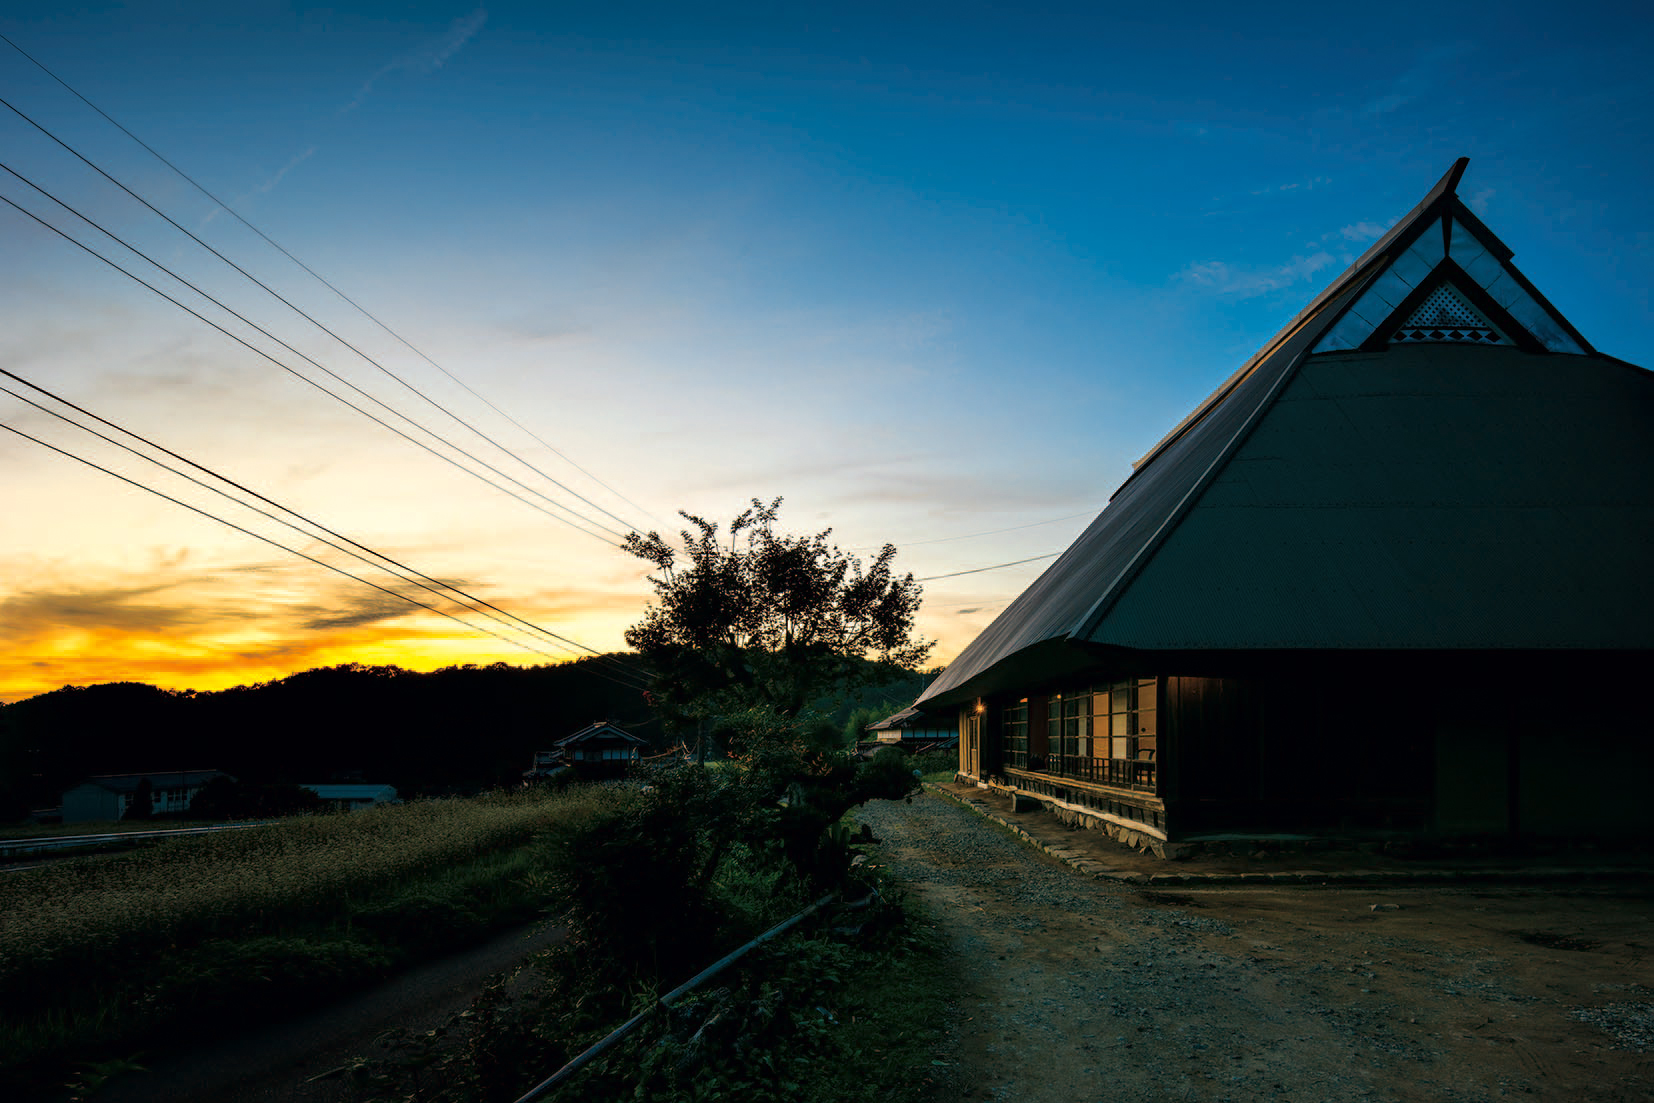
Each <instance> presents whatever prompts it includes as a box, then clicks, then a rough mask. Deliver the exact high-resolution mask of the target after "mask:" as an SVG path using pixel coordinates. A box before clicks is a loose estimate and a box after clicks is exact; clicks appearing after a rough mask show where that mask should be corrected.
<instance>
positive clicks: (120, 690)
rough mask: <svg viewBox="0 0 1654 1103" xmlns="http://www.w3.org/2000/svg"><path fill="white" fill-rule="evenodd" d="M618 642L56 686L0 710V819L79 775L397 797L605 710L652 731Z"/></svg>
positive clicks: (51, 799) (654, 726) (492, 777)
mask: <svg viewBox="0 0 1654 1103" xmlns="http://www.w3.org/2000/svg"><path fill="white" fill-rule="evenodd" d="M613 661H619V662H621V663H624V664H626V665H628V666H632V667H633V669H636V666H635V662H636V660H635V658H633V657H632V656H628V655H615V656H604V657H602V658H588V659H582V660H579V661H576V662H570V663H563V664H559V665H555V666H531V667H518V666H510V665H507V664H505V663H496V664H494V665H492V666H470V665H468V666H453V667H447V668H445V669H442V670H436V671H432V672H429V673H416V672H414V671H409V670H403V669H402V668H400V667H396V666H364V665H361V664H358V663H351V664H347V665H344V666H332V667H321V668H317V669H314V670H306V671H303V672H301V673H298V674H293V675H290V676H288V677H286V678H282V679H279V680H276V681H270V682H261V683H258V684H256V685H249V686H237V687H235V688H233V689H226V690H219V691H215V692H208V693H202V692H193V691H189V690H184V691H173V690H164V689H157V688H156V687H154V686H150V685H143V684H140V683H136V682H112V683H107V684H104V685H94V686H83V687H82V686H67V687H65V688H63V689H58V690H54V691H52V692H51V693H43V694H41V695H39V696H37V697H31V698H28V699H27V700H23V701H18V702H16V703H15V704H11V705H6V706H4V707H3V708H0V819H17V818H20V817H21V816H22V815H23V814H25V813H26V811H27V810H28V809H29V808H31V807H36V808H38V807H44V806H47V805H51V804H55V803H56V802H57V799H58V795H59V794H60V793H61V792H62V790H63V789H64V788H65V787H66V786H69V785H73V784H74V783H75V782H77V781H78V780H80V779H81V778H83V777H85V776H87V775H88V774H115V773H137V772H142V771H152V770H177V769H205V768H212V769H218V770H224V771H226V772H228V773H230V774H234V775H235V776H236V777H237V778H240V779H241V780H243V781H246V782H250V783H253V784H279V783H291V782H312V783H314V782H325V781H329V780H333V779H340V780H345V779H361V780H367V781H374V782H386V783H389V784H391V785H394V786H396V788H397V789H398V791H400V792H401V793H403V794H404V795H406V796H416V795H417V796H426V795H440V794H446V793H468V792H475V791H477V790H480V789H484V788H489V787H492V786H498V785H509V784H515V783H517V782H520V781H521V779H522V772H523V770H524V769H526V768H527V767H528V765H529V760H530V755H531V753H532V752H533V751H535V750H539V749H542V748H545V747H547V746H549V745H550V744H551V743H553V742H555V741H556V740H558V739H561V738H563V737H564V736H566V735H570V734H572V733H573V732H575V731H577V730H578V729H580V728H582V727H584V726H585V725H587V724H589V723H591V722H592V721H593V720H598V719H608V720H611V721H613V722H614V723H616V724H619V725H620V726H622V727H624V728H626V729H627V730H629V731H632V732H635V733H636V734H638V735H641V736H643V737H644V738H645V739H649V740H650V741H651V743H658V742H659V741H660V737H659V727H660V725H659V722H658V721H656V720H655V719H654V717H653V714H652V713H651V710H650V708H649V705H648V703H647V701H646V700H645V699H644V697H643V695H642V693H641V692H640V691H639V690H637V689H634V688H632V687H631V686H626V685H621V684H618V683H617V682H616V681H614V680H613V678H614V676H615V674H616V671H615V669H614V667H613V666H612V665H611V663H612V662H613Z"/></svg>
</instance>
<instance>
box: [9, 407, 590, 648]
mask: <svg viewBox="0 0 1654 1103" xmlns="http://www.w3.org/2000/svg"><path fill="white" fill-rule="evenodd" d="M0 429H4V430H6V431H7V432H8V433H14V434H16V435H17V436H20V437H22V438H23V439H24V440H29V441H33V442H34V443H36V444H38V445H40V446H41V447H42V448H46V449H49V450H50V451H53V452H56V453H57V454H58V455H60V456H65V457H67V458H69V459H72V460H75V461H76V462H78V463H83V464H85V465H86V466H87V467H90V468H93V469H94V470H97V471H101V472H103V473H104V474H105V475H109V476H112V477H114V478H116V479H119V480H120V481H121V482H123V483H126V484H128V485H129V486H135V487H137V488H138V489H139V490H143V491H146V492H147V493H150V494H153V495H155V496H156V497H157V498H164V499H166V500H167V501H169V502H171V503H172V504H174V505H178V506H183V507H184V508H185V509H187V510H189V511H190V512H191V513H196V514H199V515H201V516H202V517H206V518H207V519H209V520H212V521H217V522H218V523H219V524H221V525H225V526H227V527H229V528H232V529H234V530H236V531H237V532H240V533H244V534H245V535H247V536H251V537H252V538H253V539H255V540H261V541H263V542H264V543H266V544H269V545H271V546H272V547H276V548H280V549H281V550H282V551H284V552H287V553H289V554H290V555H296V556H298V557H299V558H300V559H307V560H309V561H310V562H312V563H314V564H316V565H317V566H318V567H326V568H327V569H328V570H330V571H332V572H334V573H335V574H342V575H344V576H345V577H346V578H348V579H350V580H351V581H353V582H359V583H361V584H362V585H364V586H371V587H373V588H374V589H375V590H378V591H379V592H380V593H385V594H389V595H391V596H392V597H394V598H397V599H398V600H401V601H406V602H407V603H408V604H410V605H417V606H418V607H419V608H421V609H424V610H425V611H426V612H430V613H435V614H437V615H438V616H442V617H447V618H448V619H449V620H451V621H456V622H458V623H459V624H463V625H465V627H467V628H469V629H471V630H472V631H473V632H481V633H483V634H484V635H489V636H493V637H494V638H495V639H497V640H502V641H504V642H505V643H509V644H511V645H512V646H514V647H520V648H522V649H523V650H525V651H533V652H534V653H536V654H538V655H544V656H545V657H546V658H548V659H556V658H557V656H556V655H554V654H552V653H551V652H549V651H541V650H540V649H539V648H537V647H532V646H530V645H529V644H526V643H523V642H522V641H520V640H514V639H511V638H510V637H508V636H502V635H500V634H499V633H497V632H492V631H490V630H489V629H487V628H483V627H481V626H480V625H475V624H472V623H471V622H470V621H468V620H465V619H464V618H462V617H456V616H455V615H454V614H452V613H447V612H444V611H443V610H441V609H437V608H434V607H433V606H430V605H426V604H425V603H424V602H422V601H420V600H418V599H417V598H412V597H409V596H408V595H407V594H403V593H398V592H397V591H395V590H393V589H391V588H390V587H388V586H381V585H379V584H378V583H377V582H372V581H369V580H368V579H365V578H362V577H360V576H358V575H353V574H351V573H350V572H349V571H347V570H345V569H344V568H343V567H338V566H335V565H334V564H332V563H329V562H327V561H326V560H324V559H317V558H316V557H315V556H313V555H309V554H307V553H305V552H302V551H299V550H298V549H297V548H290V547H288V546H287V545H286V544H283V543H281V542H280V541H278V540H272V539H271V538H270V537H268V536H264V535H262V534H260V533H257V532H254V531H253V530H252V529H249V528H245V527H243V526H241V525H238V524H236V523H235V522H234V521H229V520H225V519H224V518H223V517H219V516H218V515H217V514H214V513H209V512H208V511H206V510H204V509H201V508H200V507H199V506H192V505H190V504H189V503H188V502H186V501H184V500H183V499H181V498H174V497H173V496H172V495H170V494H167V493H166V492H165V491H161V490H156V489H155V488H154V487H152V486H146V485H144V484H143V483H141V482H139V481H138V480H136V479H129V478H127V477H126V476H125V475H122V474H121V473H120V472H118V471H114V470H111V469H110V468H107V467H104V466H103V465H102V464H98V463H94V462H93V461H91V460H89V459H86V458H85V457H84V456H77V455H75V454H74V453H73V452H70V451H68V450H67V449H64V448H59V447H58V446H57V445H55V444H50V443H48V442H46V441H43V440H41V439H40V438H39V437H35V436H30V435H29V434H28V433H25V432H23V430H21V429H17V428H14V427H13V426H11V425H7V424H5V423H4V422H0Z"/></svg>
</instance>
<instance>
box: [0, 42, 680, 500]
mask: <svg viewBox="0 0 1654 1103" xmlns="http://www.w3.org/2000/svg"><path fill="white" fill-rule="evenodd" d="M0 41H4V42H5V43H6V45H8V46H10V47H11V48H12V49H14V50H16V51H17V52H18V53H19V54H21V55H23V57H24V58H26V59H27V60H28V61H29V62H30V63H31V64H33V65H34V66H35V67H36V68H38V69H39V70H40V71H41V72H43V73H45V74H46V75H47V76H49V77H51V78H52V79H53V80H54V81H56V82H57V83H58V84H60V85H62V86H63V88H64V89H65V90H66V91H67V92H68V93H69V94H70V95H72V96H74V97H75V98H76V99H78V100H80V102H82V103H84V104H85V105H86V106H87V107H89V108H91V109H92V110H93V111H95V112H96V113H97V114H98V115H100V116H102V118H103V119H104V121H105V122H107V123H109V125H111V126H113V127H114V128H115V129H116V130H119V131H120V132H121V133H122V134H125V135H126V136H127V137H128V138H130V139H132V141H134V142H136V143H137V144H138V145H140V146H142V147H143V149H144V151H145V152H147V153H148V154H149V155H150V156H152V157H154V158H155V159H156V160H157V161H159V162H161V164H163V165H165V166H166V167H167V168H169V169H171V170H172V171H173V172H174V173H176V174H177V175H178V176H179V177H181V178H182V179H183V180H184V181H185V182H187V183H188V184H189V185H190V186H191V187H193V188H194V189H195V190H196V191H198V192H200V193H201V194H202V195H204V196H206V197H207V198H208V199H210V200H212V202H213V203H215V204H217V206H218V208H219V209H220V210H223V211H224V212H225V213H226V214H228V215H229V216H230V217H231V218H233V219H235V220H236V221H237V222H239V223H241V224H242V225H243V226H245V227H246V228H247V229H249V230H251V231H252V232H253V233H254V234H257V235H258V236H259V237H260V238H261V239H263V241H264V242H265V244H267V245H269V246H270V247H271V248H272V249H274V250H276V251H277V252H278V253H280V254H281V255H282V256H284V257H286V258H287V259H288V260H290V261H292V262H293V263H294V264H296V265H298V266H299V267H300V268H302V269H304V271H305V272H306V273H307V274H309V275H310V276H311V277H312V278H313V279H315V280H316V281H317V282H318V283H320V284H321V285H322V286H323V287H325V288H327V289H328V290H329V291H331V292H333V293H334V294H335V295H337V296H338V297H339V298H341V299H343V300H344V301H345V302H347V303H349V304H350V305H351V306H352V307H353V308H355V309H356V311H357V312H359V313H360V314H361V315H362V316H363V317H364V318H367V319H368V320H369V321H370V322H372V323H373V324H374V325H376V326H378V327H379V328H380V329H382V330H384V331H385V332H386V333H388V334H390V335H391V336H392V337H394V338H396V340H397V341H399V342H400V343H401V344H402V346H403V347H404V348H406V349H408V351H410V352H412V353H413V354H414V355H415V356H418V357H419V358H420V359H421V360H423V361H425V362H426V363H427V364H429V365H431V367H433V368H435V369H436V370H437V371H439V372H441V373H442V374H443V375H445V376H447V377H448V378H449V379H451V380H453V381H454V382H455V383H457V384H459V385H460V386H461V387H463V388H465V390H466V391H467V392H468V393H470V394H471V395H472V397H474V398H476V399H477V400H478V401H480V402H482V403H484V404H485V405H486V406H488V408H489V409H491V410H493V411H494V412H495V413H497V414H499V415H500V416H501V417H503V418H505V419H506V420H507V421H509V422H511V424H512V425H515V426H516V427H517V428H518V429H520V430H522V431H523V432H524V433H526V434H528V435H529V436H530V437H532V438H533V439H534V440H535V441H536V442H537V443H539V444H540V445H541V446H543V447H545V448H546V449H548V450H550V451H551V453H552V454H553V455H555V456H556V457H557V458H558V459H560V460H562V461H563V462H564V463H566V464H568V465H569V466H570V467H572V468H574V469H575V470H576V471H578V472H580V473H581V474H582V475H584V476H586V478H588V479H590V480H591V481H592V482H594V483H596V484H597V485H598V486H600V487H602V488H603V489H604V490H607V491H608V492H609V493H610V494H613V495H614V496H615V497H616V498H619V499H620V500H621V501H623V502H625V503H626V504H627V505H629V506H631V507H632V508H633V509H635V510H637V511H638V512H640V513H642V514H644V515H646V516H648V517H651V518H653V519H654V520H655V521H657V522H660V518H658V517H655V516H654V514H652V513H650V511H649V510H647V509H644V508H643V507H642V506H640V505H638V504H637V503H636V502H634V501H632V500H631V499H630V498H628V497H626V495H624V494H622V493H620V491H618V490H616V489H615V488H614V487H612V486H610V485H608V484H607V483H605V482H604V481H603V480H602V479H599V478H598V477H597V476H596V475H593V474H592V473H591V472H590V471H587V470H586V469H585V468H584V467H581V466H580V465H579V464H577V463H575V462H574V460H572V459H570V458H569V457H568V456H567V455H566V454H564V453H563V452H562V451H561V450H560V449H558V448H557V447H556V446H554V445H552V444H551V443H550V442H549V441H547V440H545V439H543V438H542V437H541V436H540V435H539V434H537V433H535V432H534V431H533V430H532V429H529V428H528V427H527V426H526V425H524V424H523V423H522V422H520V421H518V420H517V419H516V418H514V417H512V416H511V415H510V414H509V413H507V412H506V411H505V410H503V409H501V408H500V407H499V406H496V405H495V404H494V403H493V402H491V401H490V400H489V399H488V398H487V397H485V396H484V395H482V394H480V393H479V392H478V391H476V390H475V389H474V388H473V387H472V386H471V385H470V384H469V383H467V382H465V381H464V380H463V379H461V378H459V377H458V376H457V375H455V374H454V373H453V372H451V371H449V370H448V369H447V368H445V367H443V366H442V365H441V364H439V363H437V362H436V361H435V360H433V359H431V358H430V357H429V356H427V355H426V354H425V353H424V352H423V351H421V350H420V349H419V348H416V347H415V346H414V345H413V343H412V342H410V341H409V340H408V339H407V338H406V337H403V336H402V335H401V334H400V333H398V332H397V331H396V330H394V329H392V328H391V327H390V326H389V325H387V324H385V323H384V322H383V321H381V320H380V319H379V318H378V317H377V316H375V315H374V314H373V313H372V312H370V311H369V310H368V309H367V308H366V307H364V306H362V305H361V304H360V303H358V302H357V301H356V300H355V299H352V298H351V297H350V296H349V295H346V294H345V293H344V292H343V291H341V290H340V289H339V288H338V287H336V286H334V285H333V284H332V283H331V282H330V281H328V280H327V279H326V278H325V277H323V276H322V275H321V273H319V272H317V271H316V270H315V269H313V268H311V267H310V266H309V265H308V264H306V263H305V262H304V261H302V260H300V259H299V258H298V257H296V256H294V255H293V254H292V253H290V252H288V251H287V249H286V248H284V247H283V246H282V245H280V244H279V243H277V242H276V241H275V240H273V239H272V238H271V237H270V236H269V235H268V234H266V233H265V232H264V231H263V230H261V229H259V228H258V227H257V226H254V225H253V224H252V223H251V222H248V221H247V220H246V219H245V218H243V217H242V215H241V213H240V212H239V211H237V210H236V209H235V208H234V207H232V206H230V205H229V204H228V203H226V202H224V201H223V200H222V199H220V198H218V196H216V195H214V194H213V193H212V192H210V191H208V190H207V189H206V188H205V187H204V186H203V185H202V184H201V183H200V182H199V181H197V180H196V179H195V178H194V177H193V176H191V175H190V174H189V173H187V172H185V171H184V170H183V169H181V168H179V167H178V166H177V165H175V164H173V163H172V162H171V161H169V160H168V159H167V158H166V157H164V156H162V155H161V153H160V152H159V151H158V150H156V149H155V148H154V147H153V146H151V145H150V144H149V143H148V142H146V141H144V140H143V139H142V138H140V137H138V136H137V135H136V134H134V133H133V132H132V131H130V130H128V129H127V128H126V127H124V126H122V125H121V124H120V123H119V122H117V121H116V120H115V119H114V118H113V117H112V116H110V114H109V113H108V112H106V111H105V110H104V109H103V108H101V107H99V106H98V105H97V104H95V103H93V102H92V101H91V100H89V99H87V98H86V97H85V96H84V95H82V94H81V93H80V92H79V91H78V90H77V89H76V88H75V87H74V86H73V85H71V84H70V83H69V82H68V81H66V80H64V79H63V78H62V77H60V76H58V75H57V74H56V73H55V72H53V71H52V70H51V69H49V68H47V66H46V65H45V64H44V63H43V62H41V61H40V60H39V59H38V58H36V57H34V56H33V55H32V54H30V53H29V52H28V51H26V50H24V49H23V47H21V46H19V45H18V44H17V43H15V42H13V41H12V40H11V39H10V38H7V37H6V36H5V35H4V34H0ZM421 397H423V396H421ZM427 401H429V400H427ZM450 416H453V415H451V414H450ZM491 443H492V442H491ZM501 447H503V446H501ZM506 451H508V452H509V450H506ZM510 454H512V455H513V457H514V458H516V459H518V460H519V462H523V463H524V464H525V466H529V467H531V468H532V465H530V464H527V462H526V461H523V460H522V459H521V457H517V456H515V453H510ZM546 477H547V478H550V476H546ZM554 481H555V480H554ZM559 485H560V484H559ZM570 493H573V491H570ZM582 500H583V501H584V500H585V499H582ZM596 508H599V509H601V508H602V507H601V506H598V507H596ZM605 512H607V511H605ZM609 516H611V517H614V514H612V513H611V514H609ZM615 520H617V521H620V518H618V517H615ZM621 523H622V524H624V525H626V526H627V527H628V528H636V526H635V525H631V524H630V523H629V522H626V521H621ZM661 523H664V522H661Z"/></svg>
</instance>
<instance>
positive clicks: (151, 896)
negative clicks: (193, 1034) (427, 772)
mask: <svg viewBox="0 0 1654 1103" xmlns="http://www.w3.org/2000/svg"><path fill="white" fill-rule="evenodd" d="M616 799H620V795H619V794H618V793H617V792H616V791H613V790H602V789H594V788H576V789H571V790H568V791H565V792H562V793H542V792H526V793H514V794H501V795H490V796H484V797H478V798H471V799H463V800H460V799H454V800H437V801H424V802H418V803H413V804H405V805H385V806H379V807H375V808H371V809H367V810H364V811H360V812H352V813H348V814H340V815H321V816H307V817H298V818H294V819H289V820H284V821H282V822H280V823H278V824H274V825H271V826H269V827H264V828H253V829H249V830H246V831H237V832H227V833H224V834H215V835H206V836H193V837H187V838H180V839H176V840H171V841H168V842H164V843H159V844H156V845H154V846H152V847H148V848H146V849H143V850H139V851H135V852H131V853H126V854H120V855H114V856H102V857H92V858H83V859H71V860H68V861H63V862H55V863H52V864H49V865H44V866H42V867H40V868H38V869H31V870H27V871H24V872H20V873H12V874H7V875H5V876H4V877H0V1008H4V1009H8V1010H9V1009H14V1008H16V1007H17V1006H18V1003H19V1001H22V1000H24V999H25V998H26V997H28V995H29V994H30V993H31V992H34V993H39V992H40V991H42V985H45V986H46V988H45V990H47V991H49V990H51V987H52V986H55V985H56V984H61V983H64V982H66V981H71V980H75V981H79V980H82V979H84V978H88V977H95V976H97V975H98V972H99V970H100V969H107V968H120V967H122V966H123V965H129V964H130V963H132V962H133V961H135V960H137V959H138V958H137V955H140V954H143V953H145V952H148V951H151V950H163V951H173V950H178V949H180V948H184V947H187V945H189V944H191V943H194V942H198V941H201V940H204V939H209V938H215V937H225V936H235V937H241V936H245V935H248V934H253V933H258V932H260V931H265V930H271V929H275V928H278V927H281V926H283V925H289V924H292V923H295V922H325V921H327V920H328V919H330V918H332V917H335V916H340V915H344V914H345V913H346V912H347V910H348V909H349V906H350V904H351V902H352V900H361V899H364V898H368V897H372V896H375V895H382V894H383V893H384V892H385V891H386V889H387V888H390V887H394V886H397V885H400V884H404V883H407V882H410V881H414V880H418V879H420V878H422V877H426V876H429V875H432V874H435V873H437V872H439V871H441V870H443V869H446V868H449V867H452V866H455V865H456V864H460V863H464V862H467V861H471V860H473V859H476V858H478V857H481V856H483V855H487V854H490V853H493V852H496V851H501V850H504V849H508V848H511V847H515V846H518V845H521V844H523V843H526V842H528V841H529V840H530V839H531V838H533V837H534V836H535V835H536V834H539V833H542V832H546V831H551V830H555V829H556V828H557V827H558V826H559V825H561V824H566V823H570V822H575V821H578V820H580V819H583V818H585V817H587V816H589V815H591V814H593V813H596V812H598V811H600V810H601V809H602V808H603V807H606V806H608V805H611V804H612V803H613V802H614V801H615V800H616ZM105 975H107V974H105Z"/></svg>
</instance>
